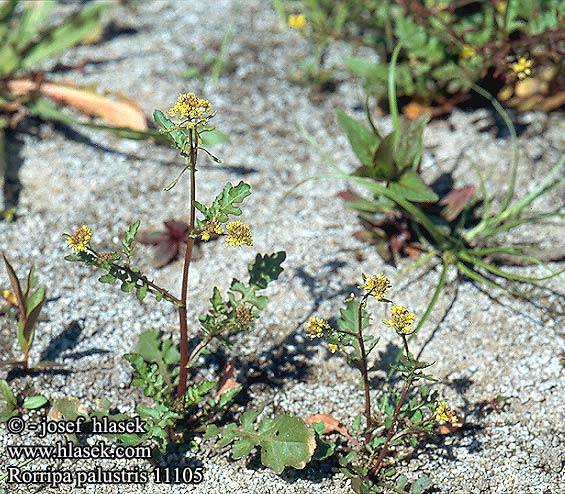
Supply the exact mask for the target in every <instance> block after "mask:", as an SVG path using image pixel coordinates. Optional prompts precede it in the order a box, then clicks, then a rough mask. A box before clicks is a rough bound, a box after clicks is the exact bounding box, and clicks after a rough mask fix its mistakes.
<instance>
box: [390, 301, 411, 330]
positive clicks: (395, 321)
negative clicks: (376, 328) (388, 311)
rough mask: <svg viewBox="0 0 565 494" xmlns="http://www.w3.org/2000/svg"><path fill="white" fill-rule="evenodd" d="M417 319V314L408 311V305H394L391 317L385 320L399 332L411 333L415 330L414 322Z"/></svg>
mask: <svg viewBox="0 0 565 494" xmlns="http://www.w3.org/2000/svg"><path fill="white" fill-rule="evenodd" d="M415 320H416V316H415V315H414V314H412V313H411V312H408V309H407V308H406V307H403V306H402V305H396V304H393V305H392V315H391V319H389V320H388V321H383V322H384V323H385V324H386V325H387V326H391V327H393V328H394V329H395V330H396V332H397V333H399V334H405V335H406V334H411V333H413V332H414V329H413V328H412V323H413V322H414V321H415Z"/></svg>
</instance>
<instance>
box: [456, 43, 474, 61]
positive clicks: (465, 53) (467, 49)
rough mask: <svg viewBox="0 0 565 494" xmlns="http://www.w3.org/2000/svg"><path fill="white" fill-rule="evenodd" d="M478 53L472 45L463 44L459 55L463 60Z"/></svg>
mask: <svg viewBox="0 0 565 494" xmlns="http://www.w3.org/2000/svg"><path fill="white" fill-rule="evenodd" d="M476 54H477V51H476V50H475V49H474V48H473V47H472V46H471V45H463V48H461V53H460V54H459V57H460V58H461V60H469V58H473V57H474V56H475V55H476Z"/></svg>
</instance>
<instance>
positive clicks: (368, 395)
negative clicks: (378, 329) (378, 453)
mask: <svg viewBox="0 0 565 494" xmlns="http://www.w3.org/2000/svg"><path fill="white" fill-rule="evenodd" d="M366 300H367V295H365V296H364V297H363V300H362V301H361V302H360V303H359V312H358V320H359V322H358V325H359V326H358V333H357V335H356V336H357V342H358V344H359V352H360V357H361V360H360V361H359V370H360V371H361V375H362V376H363V390H364V392H365V417H366V418H367V427H366V429H365V441H366V442H369V441H370V440H371V432H370V430H371V428H372V427H373V416H372V413H371V388H370V384H369V370H368V365H367V351H366V350H365V341H364V340H363V307H364V305H365V302H366Z"/></svg>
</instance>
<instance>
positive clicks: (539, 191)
mask: <svg viewBox="0 0 565 494" xmlns="http://www.w3.org/2000/svg"><path fill="white" fill-rule="evenodd" d="M563 165H565V154H563V156H561V159H560V160H559V161H558V162H557V164H556V165H555V166H554V167H553V168H552V169H551V170H550V171H549V173H548V174H547V175H546V176H545V178H544V179H543V180H542V181H541V182H540V183H539V184H538V185H537V187H536V188H535V189H534V190H532V192H530V193H529V194H528V195H527V196H526V197H524V198H523V199H522V200H521V201H519V202H518V203H517V204H515V205H514V206H513V207H512V208H510V209H509V210H508V212H507V213H506V212H505V213H506V214H505V213H503V214H501V215H500V216H501V217H504V218H506V217H508V218H511V217H513V216H516V215H517V214H520V212H521V211H522V210H523V209H524V208H525V207H527V206H529V205H530V204H531V203H532V202H534V201H535V200H536V199H538V198H539V197H541V196H542V195H543V194H546V193H548V192H551V191H552V190H554V189H556V188H557V187H559V186H560V185H562V184H564V183H565V177H562V178H561V179H559V180H556V181H555V182H554V181H553V180H554V178H555V177H556V176H559V174H560V173H562V170H561V168H563ZM552 182H553V183H552Z"/></svg>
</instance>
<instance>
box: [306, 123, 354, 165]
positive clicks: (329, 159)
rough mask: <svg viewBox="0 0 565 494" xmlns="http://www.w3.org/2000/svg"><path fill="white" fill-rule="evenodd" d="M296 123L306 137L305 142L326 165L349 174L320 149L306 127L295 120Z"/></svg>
mask: <svg viewBox="0 0 565 494" xmlns="http://www.w3.org/2000/svg"><path fill="white" fill-rule="evenodd" d="M296 124H297V125H298V128H299V129H300V132H301V133H302V136H303V137H304V139H306V142H308V144H310V146H312V147H313V148H314V149H315V150H316V151H317V152H318V154H319V155H320V156H321V157H322V158H323V159H324V160H325V161H326V162H327V163H328V165H330V166H331V167H332V168H333V169H335V170H336V171H337V172H338V173H340V174H342V175H345V176H349V174H348V173H347V172H346V171H345V170H342V169H341V168H340V167H339V166H338V165H337V163H336V162H335V161H334V160H333V159H332V158H331V156H330V155H329V154H328V153H326V152H325V151H324V150H323V149H322V147H321V146H320V145H319V144H318V142H317V141H316V139H314V136H313V135H312V134H310V133H309V132H308V131H307V130H306V128H305V127H304V126H303V125H302V123H301V122H296Z"/></svg>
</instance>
